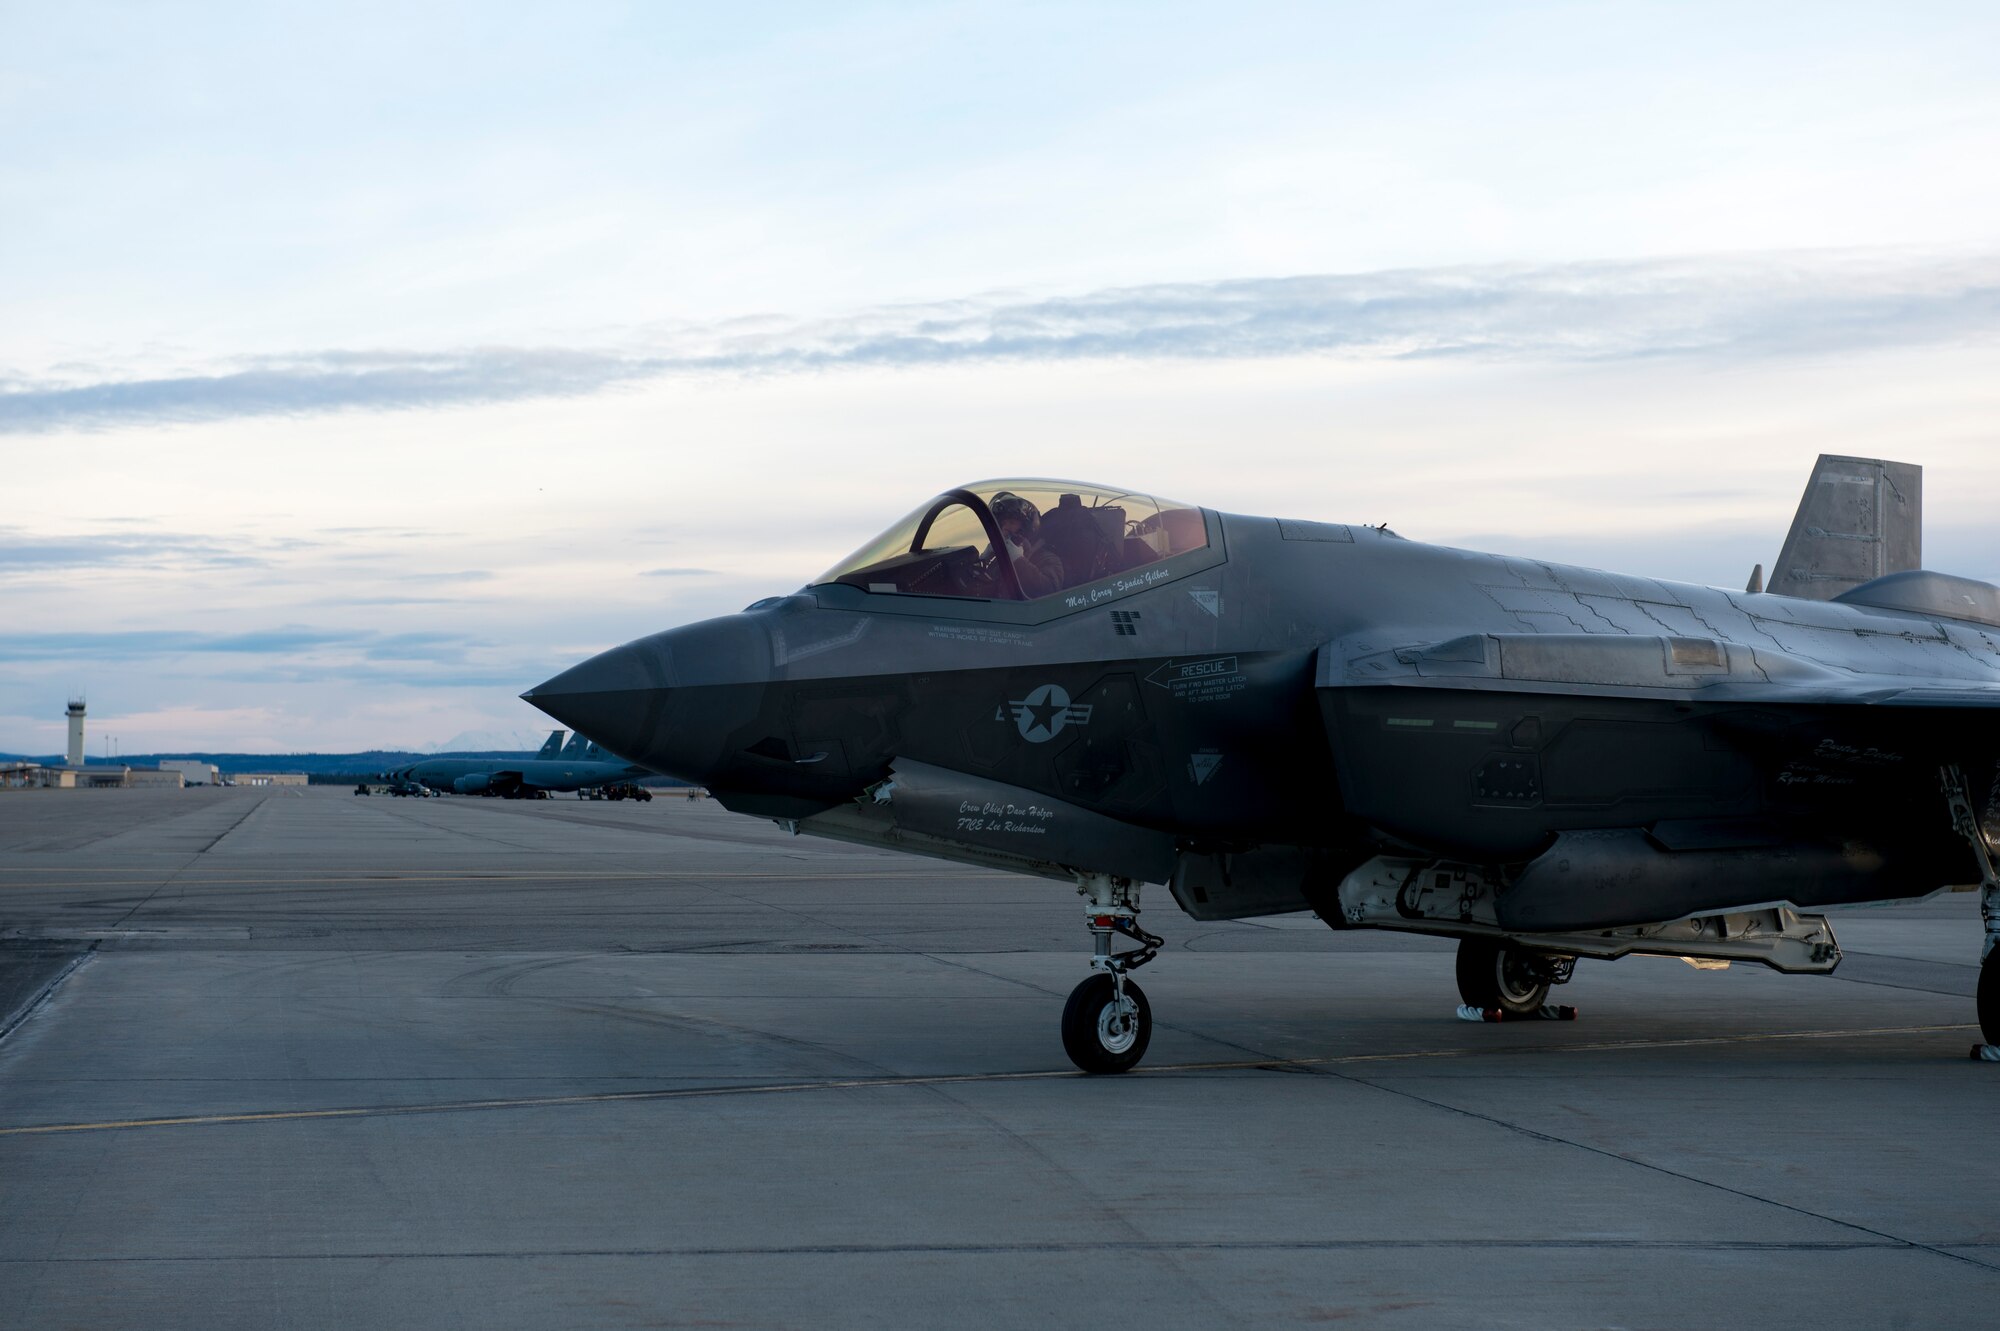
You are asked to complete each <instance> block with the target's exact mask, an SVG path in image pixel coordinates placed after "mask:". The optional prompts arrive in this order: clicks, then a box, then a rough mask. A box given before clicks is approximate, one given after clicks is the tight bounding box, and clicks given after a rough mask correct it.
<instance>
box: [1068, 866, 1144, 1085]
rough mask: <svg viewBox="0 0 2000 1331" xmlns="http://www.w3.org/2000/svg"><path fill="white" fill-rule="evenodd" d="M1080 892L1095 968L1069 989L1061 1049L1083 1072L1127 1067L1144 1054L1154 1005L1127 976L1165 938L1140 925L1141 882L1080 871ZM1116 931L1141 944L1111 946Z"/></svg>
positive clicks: (1091, 963) (1117, 1069)
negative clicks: (1123, 947)
mask: <svg viewBox="0 0 2000 1331" xmlns="http://www.w3.org/2000/svg"><path fill="white" fill-rule="evenodd" d="M1076 890H1077V894H1078V895H1079V896H1082V897H1083V898H1084V899H1085V901H1086V902H1087V903H1088V904H1087V905H1086V906H1085V908H1084V923H1085V924H1086V925H1088V926H1089V927H1090V937H1091V957H1090V965H1091V969H1092V970H1093V971H1095V972H1097V973H1096V974H1094V975H1092V976H1091V977H1090V978H1088V979H1086V980H1085V981H1084V982H1083V983H1081V984H1079V985H1078V986H1077V987H1076V988H1075V989H1073V990H1071V991H1070V995H1069V1002H1068V1003H1066V1004H1064V1006H1063V1016H1062V1041H1063V1051H1064V1052H1065V1053H1067V1054H1068V1055H1069V1059H1070V1062H1072V1063H1074V1064H1076V1065H1077V1066H1078V1067H1079V1068H1081V1069H1083V1070H1084V1071H1085V1072H1091V1073H1110V1072H1125V1071H1128V1070H1129V1069H1131V1068H1132V1067H1134V1066H1136V1065H1137V1064H1138V1062H1139V1060H1140V1059H1141V1058H1144V1057H1145V1055H1146V1046H1147V1045H1148V1044H1149V1043H1151V1041H1152V1038H1153V1009H1152V1007H1151V1005H1150V1004H1148V1003H1147V1002H1146V995H1145V992H1144V991H1143V990H1141V989H1140V988H1139V986H1138V985H1136V984H1134V983H1133V982H1132V981H1131V980H1129V979H1127V978H1126V976H1127V974H1128V973H1129V972H1131V971H1135V970H1137V969H1138V968H1139V967H1141V966H1143V965H1145V964H1146V963H1147V962H1149V961H1151V960H1152V959H1153V958H1154V957H1156V956H1158V955H1159V952H1160V945H1161V944H1162V943H1164V942H1165V941H1166V940H1165V939H1163V938H1161V937H1160V936H1159V935H1158V934H1152V933H1148V932H1146V931H1145V930H1144V929H1142V928H1140V927H1139V921H1138V918H1137V917H1138V914H1139V885H1138V884H1137V883H1134V882H1131V881H1129V880H1127V879H1123V878H1113V877H1111V876H1110V875H1109V874H1080V875H1078V877H1077V884H1076ZM1113 934H1123V935H1124V936H1125V937H1127V938H1129V939H1131V940H1132V941H1133V942H1135V943H1137V944H1139V946H1138V947H1137V948H1136V949H1134V950H1133V951H1129V952H1113V951H1112V950H1111V938H1112V935H1113Z"/></svg>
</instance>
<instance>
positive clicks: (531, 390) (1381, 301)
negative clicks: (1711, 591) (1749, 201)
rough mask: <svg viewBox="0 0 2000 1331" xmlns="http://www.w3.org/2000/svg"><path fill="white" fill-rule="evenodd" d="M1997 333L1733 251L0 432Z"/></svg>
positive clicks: (250, 382)
mask: <svg viewBox="0 0 2000 1331" xmlns="http://www.w3.org/2000/svg"><path fill="white" fill-rule="evenodd" d="M1996 331H2000V254H1986V255H1971V256H1964V255H1961V256H1956V257H1937V256H1927V255H1917V254H1909V253H1905V252H1901V251H1846V252H1823V253H1805V254H1799V253H1787V254H1748V255H1735V256H1713V257H1701V258H1681V259H1645V260H1629V261H1618V262H1596V263H1569V264H1545V265H1531V264H1506V265H1488V266H1481V267H1460V268H1431V269H1402V270H1393V271H1387V272H1378V273H1363V274H1353V275H1344V276H1302V277H1277V278H1256V279H1240V280H1231V281H1215V282H1185V283H1168V284H1159V285H1151V286H1137V287H1121V288H1113V289H1107V290H1103V291H1096V292H1089V293H1086V294H1083V295H1077V296H1060V297H1046V298H1026V297H1022V296H1019V295H1008V294H998V295H986V296H978V297H969V298H965V299H961V300H953V301H946V302H940V303H934V304H920V305H901V306H889V307H883V308H878V309H872V310H863V311H860V312H857V313H854V314H850V315H847V316H843V317H840V318H834V319H825V320H819V321H814V322H788V321H784V320H778V319H771V318H760V319H757V320H749V321H746V320H731V321H728V322H725V323H720V324H713V325H705V326H700V325H692V326H691V325H674V326H668V325H661V326H657V327H654V328H651V329H647V330H643V331H642V332H641V333H639V334H636V335H635V336H634V338H633V339H632V340H633V342H634V346H635V348H636V349H630V350H590V349H561V348H509V347H478V348H468V349H463V350H458V351H442V352H399V351H352V350H336V351H325V352H320V353H318V354H316V355H310V356H301V357H292V358H265V359H259V360H254V361H247V362H239V363H235V364H232V365H227V366H222V367H218V368H216V369H215V371H214V372H213V373H207V374H182V375H178V376H175V377H170V378H139V377H133V378H125V379H105V380H99V381H96V382H82V383H76V382H63V381H43V380H25V379H20V378H14V379H4V378H0V433H13V434H28V433H36V432H42V431H49V430H57V429H101V428H106V427H110V426H116V425H130V424H163V423H176V422H185V421H201V420H216V419H223V418H232V417H250V416H269V415H296V414H303V413H313V412H325V411H339V410H352V409H366V410H405V409H414V408H432V407H450V406H460V405H467V404H473V403H492V402H505V401H512V400H519V399H526V398H545V397H562V396H574V395H579V394H588V393H596V392H600V391H602V390H604V389H607V388H611V387H614V386H617V385H620V384H626V383H632V382H636V381H640V380H646V379H654V378H661V377H668V376H701V375H714V374H738V375H755V374H782V373H799V372H809V371H829V370H839V369H844V368H855V367H884V366H887V367H923V366H934V365H950V364H966V363H981V362H1001V361H1005V362H1023V361H1074V360H1104V359H1196V360H1216V359H1263V358H1273V357H1283V356H1299V355H1328V356H1340V357H1345V358H1350V359H1378V360H1384V359H1408V358H1422V357H1439V356H1458V357H1481V358H1487V359H1521V358H1533V359H1541V360H1563V361H1589V360H1613V359H1636V358H1644V357H1658V356H1711V357H1714V356H1727V357H1736V358H1741V357H1745V356H1760V357H1768V356H1784V355H1799V354H1811V353H1819V352H1828V351H1847V350H1854V349H1861V348H1869V347H1885V346H1913V345H1934V344H1938V343H1947V342H1963V341H1969V340H1984V339H1988V338H1991V337H1992V336H1993V335H1994V334H1995V332H1996Z"/></svg>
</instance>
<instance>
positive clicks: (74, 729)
mask: <svg viewBox="0 0 2000 1331" xmlns="http://www.w3.org/2000/svg"><path fill="white" fill-rule="evenodd" d="M68 762H69V765H70V766H71V767H81V766H83V699H81V698H71V699H70V700H69V755H68Z"/></svg>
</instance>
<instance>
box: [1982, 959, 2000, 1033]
mask: <svg viewBox="0 0 2000 1331" xmlns="http://www.w3.org/2000/svg"><path fill="white" fill-rule="evenodd" d="M1978 992H1979V998H1978V1003H1979V1033H1980V1034H1981V1035H1982V1036H1984V1037H1985V1038H1986V1043H1988V1044H2000V947H1996V948H1994V949H1993V950H1992V951H1991V952H1988V953H1987V954H1986V960H1985V961H1982V962H1981V963H1979V991H1978Z"/></svg>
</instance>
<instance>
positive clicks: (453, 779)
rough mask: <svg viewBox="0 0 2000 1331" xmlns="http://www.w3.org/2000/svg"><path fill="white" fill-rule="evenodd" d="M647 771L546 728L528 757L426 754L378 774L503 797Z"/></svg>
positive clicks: (537, 795) (624, 779) (615, 780)
mask: <svg viewBox="0 0 2000 1331" xmlns="http://www.w3.org/2000/svg"><path fill="white" fill-rule="evenodd" d="M651 775H652V773H651V772H650V771H649V770H648V769H646V768H644V767H640V766H637V765H635V764H632V763H628V762H626V761H625V760H623V759H622V758H616V757H613V756H612V755H611V754H609V753H606V752H605V751H604V750H602V749H600V748H598V747H597V746H596V745H595V744H592V743H591V742H590V741H589V740H587V739H585V738H584V737H583V736H582V735H572V736H571V737H570V742H569V744H568V745H567V746H565V745H564V744H563V732H562V731H560V730H558V731H555V732H554V733H552V734H551V735H550V736H549V737H548V739H547V740H546V741H544V742H543V744H542V747H541V750H540V752H538V753H536V754H535V756H534V757H532V758H527V757H523V758H516V759H506V758H427V759H425V760H424V761H422V762H415V763H410V764H409V765H407V766H404V767H399V768H397V769H396V770H395V771H393V772H384V773H383V776H384V777H385V778H387V779H389V780H392V781H405V782H413V783H415V784H417V785H421V786H427V787H429V788H430V789H432V790H435V791H439V792H443V793H449V794H454V795H499V796H503V797H504V798H507V799H547V798H548V796H549V794H550V793H551V792H556V791H565V792H566V791H572V790H590V789H593V788H595V787H598V786H617V787H624V786H627V785H630V784H631V783H632V782H633V781H634V780H635V779H637V778H639V777H643V776H651Z"/></svg>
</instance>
